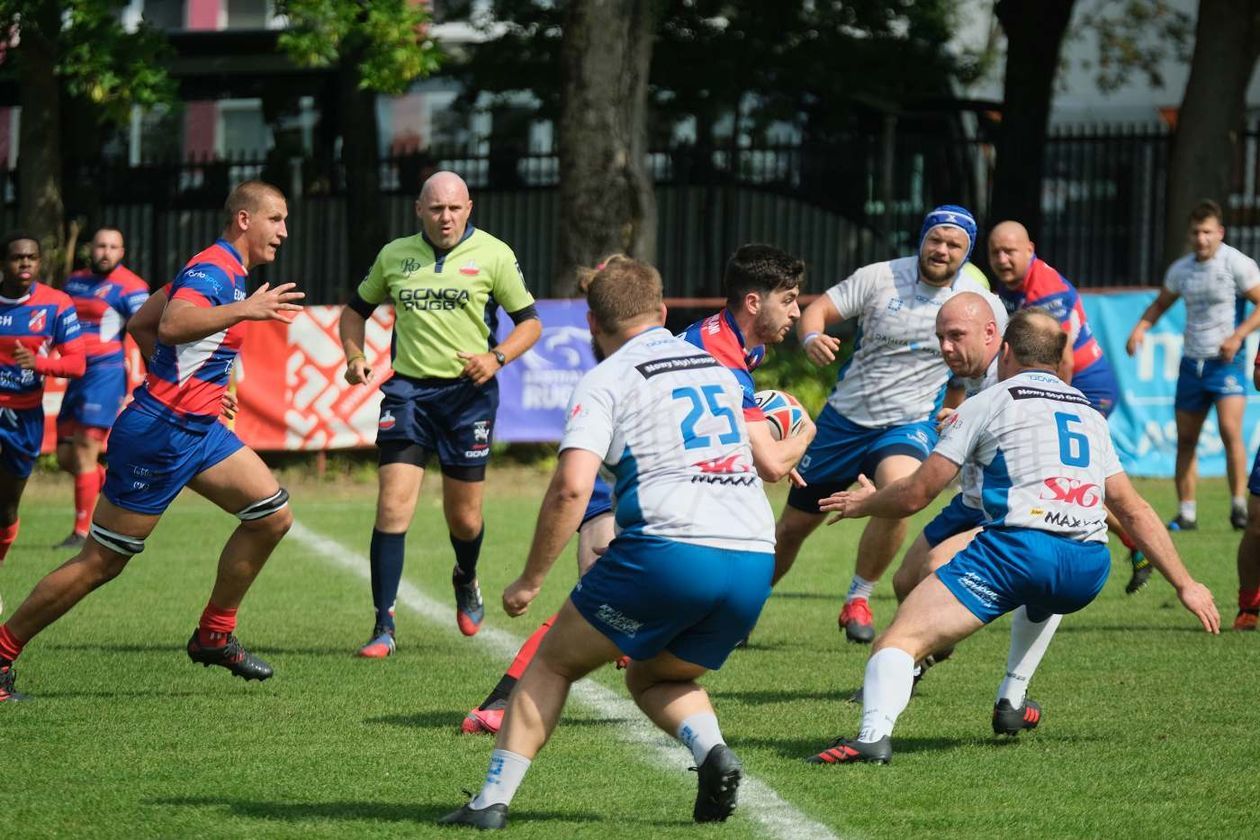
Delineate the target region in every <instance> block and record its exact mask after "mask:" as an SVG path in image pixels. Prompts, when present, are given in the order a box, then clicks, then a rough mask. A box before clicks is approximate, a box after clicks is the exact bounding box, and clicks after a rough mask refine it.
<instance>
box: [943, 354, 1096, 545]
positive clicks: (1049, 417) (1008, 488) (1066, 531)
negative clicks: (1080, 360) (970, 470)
mask: <svg viewBox="0 0 1260 840" xmlns="http://www.w3.org/2000/svg"><path fill="white" fill-rule="evenodd" d="M935 452H936V454H938V455H941V456H942V457H944V458H947V459H949V460H950V461H952V462H953V463H955V464H959V465H963V464H966V463H968V462H974V463H975V464H976V465H977V466H979V467H980V480H981V486H980V495H981V509H982V510H983V511H984V524H985V527H986V528H987V527H1012V528H1034V529H1036V530H1039V531H1048V532H1050V533H1052V534H1058V535H1060V536H1065V537H1070V538H1072V539H1074V540H1079V541H1081V542H1106V540H1107V521H1106V518H1107V512H1106V510H1105V509H1104V508H1103V501H1104V498H1105V495H1106V494H1105V483H1106V480H1107V478H1108V477H1109V476H1113V475H1116V474H1117V473H1119V472H1121V468H1120V461H1119V460H1118V459H1117V458H1116V451H1115V448H1114V447H1112V445H1111V433H1110V431H1109V430H1108V428H1107V421H1106V419H1105V418H1104V417H1103V416H1102V415H1101V414H1099V413H1098V412H1097V411H1095V410H1094V409H1093V408H1092V407H1091V406H1090V404H1089V400H1088V399H1086V398H1085V396H1084V395H1083V394H1081V392H1080V391H1078V390H1076V389H1075V388H1073V387H1072V386H1071V385H1067V384H1065V383H1064V382H1063V380H1061V379H1059V377H1057V376H1055V375H1053V374H1050V373H1045V372H1042V371H1024V372H1023V373H1019V374H1017V375H1015V376H1012V377H1011V378H1009V379H1006V380H1003V381H1002V382H999V383H998V384H996V385H994V386H992V387H990V388H989V389H988V390H985V391H982V392H981V393H979V394H977V395H976V396H975V397H973V398H971V399H969V400H967V401H966V402H964V403H963V404H962V406H961V407H959V409H958V411H957V412H956V413H955V414H954V415H952V417H951V418H950V420H949V422H948V423H947V425H946V426H945V430H944V431H943V432H942V433H941V440H940V443H938V444H937V445H936V449H935Z"/></svg>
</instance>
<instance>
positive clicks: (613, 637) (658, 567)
mask: <svg viewBox="0 0 1260 840" xmlns="http://www.w3.org/2000/svg"><path fill="white" fill-rule="evenodd" d="M773 574H774V555H773V554H770V553H769V552H757V551H731V550H728V549H723V548H711V547H709V546H702V545H692V544H690V543H681V542H675V541H673V540H666V539H662V538H661V537H649V536H644V535H643V534H638V533H634V534H630V533H624V534H621V535H620V536H618V537H617V538H616V539H615V540H613V541H612V544H611V545H609V546H608V553H607V554H605V555H604V556H603V557H600V558H599V562H597V563H596V564H595V565H594V566H592V567H591V570H590V571H589V572H587V573H586V575H585V577H583V578H581V579H580V580H579V581H578V582H577V585H576V586H574V587H573V591H572V592H571V593H569V599H570V600H571V601H573V606H575V607H577V610H578V612H580V613H581V614H582V616H583V617H584V618H585V619H586V620H587V621H589V622H590V623H591V626H593V627H594V628H595V629H596V630H598V631H599V632H601V633H603V634H604V635H605V636H607V637H608V638H609V640H610V641H612V643H613V644H615V645H616V646H617V648H618V649H619V650H620V651H621V652H622V653H624V654H626V655H627V656H629V657H630V658H631V659H639V660H643V659H651V658H652V657H654V656H656V655H657V654H658V653H660V652H661V651H665V650H667V651H669V652H670V653H672V654H673V655H674V656H677V657H678V658H679V659H683V660H685V661H687V662H691V663H694V664H696V665H700V666H702V667H705V668H709V669H712V670H716V669H718V668H721V667H722V663H723V662H725V661H726V657H728V656H730V653H731V651H732V650H734V649H735V645H736V644H738V643H739V642H740V640H742V639H743V638H744V637H745V636H747V635H748V634H749V633H751V632H752V629H753V627H754V626H755V625H756V624H757V617H758V616H760V615H761V608H762V606H764V605H765V603H766V598H768V597H770V578H771V576H772V575H773Z"/></svg>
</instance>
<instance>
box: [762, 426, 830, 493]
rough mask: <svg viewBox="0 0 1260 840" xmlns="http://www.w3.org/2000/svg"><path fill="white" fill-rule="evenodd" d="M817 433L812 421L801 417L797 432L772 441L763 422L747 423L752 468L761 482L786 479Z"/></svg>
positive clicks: (768, 430)
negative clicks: (754, 468) (755, 470)
mask: <svg viewBox="0 0 1260 840" xmlns="http://www.w3.org/2000/svg"><path fill="white" fill-rule="evenodd" d="M817 431H818V430H817V428H816V427H815V426H814V421H812V420H810V419H809V417H804V418H802V420H801V430H800V432H798V433H797V434H795V435H791V436H789V437H785V438H784V439H783V440H775V439H774V436H773V435H771V434H770V429H769V427H768V425H767V423H766V422H765V421H749V423H748V444H749V446H750V447H751V448H752V457H753V466H755V467H756V468H757V475H759V476H761V480H762V481H767V482H770V483H771V484H773V483H774V482H776V481H781V480H782V479H783V478H784V477H786V476H788V475H789V474H790V473H791V472H792V470H793V468H794V467H795V466H796V465H797V463H799V462H800V460H801V457H802V456H804V454H805V450H806V449H808V448H809V443H810V441H812V440H813V439H814V434H815V432H817Z"/></svg>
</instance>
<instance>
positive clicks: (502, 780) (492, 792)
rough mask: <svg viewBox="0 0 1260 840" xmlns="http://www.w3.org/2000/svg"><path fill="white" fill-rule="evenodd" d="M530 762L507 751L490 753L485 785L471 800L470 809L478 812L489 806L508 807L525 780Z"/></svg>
mask: <svg viewBox="0 0 1260 840" xmlns="http://www.w3.org/2000/svg"><path fill="white" fill-rule="evenodd" d="M529 765H530V761H529V759H528V758H526V757H525V756H523V755H518V754H516V753H514V752H508V751H507V750H495V751H494V752H492V753H490V769H489V770H487V771H486V783H485V784H484V785H482V786H481V793H479V794H477V796H476V797H475V798H474V799H473V801H472V803H471V807H472V808H473V809H474V810H477V811H480V810H482V809H483V808H489V807H490V806H491V805H509V804H511V802H512V797H513V796H516V789H517V788H518V787H520V786H521V781H522V780H523V779H524V778H525V771H526V770H528V769H529Z"/></svg>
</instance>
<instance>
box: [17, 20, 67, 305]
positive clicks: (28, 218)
mask: <svg viewBox="0 0 1260 840" xmlns="http://www.w3.org/2000/svg"><path fill="white" fill-rule="evenodd" d="M60 30H61V14H60V11H59V9H58V5H57V4H56V3H42V4H40V6H39V8H38V10H37V15H36V21H35V25H34V26H29V27H23V30H22V35H21V37H22V41H21V45H20V46H19V47H18V48H17V50H15V57H16V58H17V64H18V78H19V84H18V87H19V89H20V93H19V103H20V104H21V106H22V118H21V126H20V128H19V131H18V218H19V220H20V221H19V224H21V226H22V227H23V228H24V229H25V230H27V231H29V232H30V233H31V234H32V235H33V236H38V237H39V240H40V244H41V245H42V246H43V254H44V259H43V274H44V279H45V280H46V281H47V280H51V279H52V278H54V277H56V276H57V275H59V274H60V273H61V269H62V266H61V263H62V260H63V253H62V248H63V244H64V238H65V234H64V231H63V230H62V220H63V219H62V217H63V208H62V201H61V91H60V87H59V85H58V77H57V74H56V66H57V40H56V38H57V33H58V32H60ZM50 33H51V34H50Z"/></svg>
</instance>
